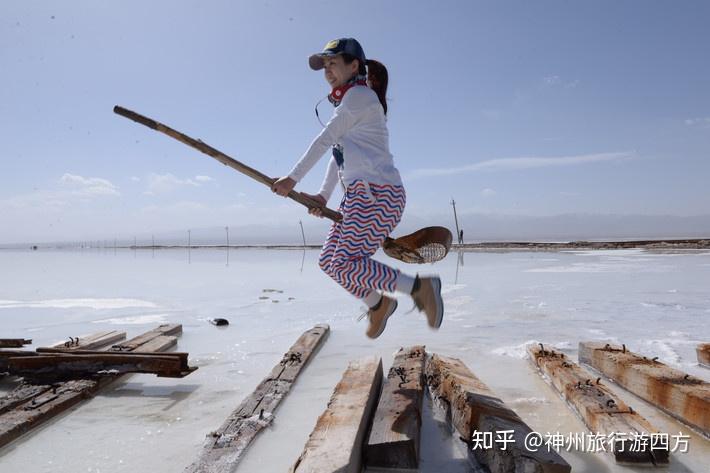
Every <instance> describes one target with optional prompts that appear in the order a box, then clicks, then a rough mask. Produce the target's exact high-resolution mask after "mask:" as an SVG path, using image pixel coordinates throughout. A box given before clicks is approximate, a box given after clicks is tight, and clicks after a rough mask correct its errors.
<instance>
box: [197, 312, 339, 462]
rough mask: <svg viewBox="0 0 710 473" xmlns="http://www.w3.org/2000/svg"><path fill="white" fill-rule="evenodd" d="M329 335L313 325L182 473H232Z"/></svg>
mask: <svg viewBox="0 0 710 473" xmlns="http://www.w3.org/2000/svg"><path fill="white" fill-rule="evenodd" d="M329 332H330V327H328V326H327V325H316V326H315V327H313V328H312V329H310V330H307V331H306V332H304V333H303V334H302V335H301V336H300V337H299V338H298V340H296V343H294V344H293V346H292V347H291V348H290V349H289V351H287V352H286V354H284V356H283V358H282V359H281V361H280V362H279V363H278V364H277V365H276V366H274V368H273V369H272V370H271V373H270V374H269V375H268V376H267V377H266V378H264V379H263V380H262V381H261V383H259V385H258V386H257V387H256V389H255V390H254V392H253V393H252V394H251V395H250V396H249V397H248V398H246V399H244V400H243V401H242V402H241V404H239V406H238V407H237V408H236V409H235V410H234V411H233V412H232V414H230V416H229V418H228V419H227V420H226V421H225V422H224V423H223V424H222V426H221V427H220V428H219V429H218V430H217V431H216V432H214V433H213V434H211V435H210V436H208V437H207V440H206V441H205V445H204V448H203V450H202V452H201V454H200V456H199V458H198V459H197V460H195V462H193V463H192V464H191V465H190V466H189V467H188V468H187V469H186V470H185V471H186V472H190V473H197V472H200V473H205V472H211V473H223V472H231V471H233V470H234V469H235V468H236V467H237V465H238V463H239V461H240V460H241V459H242V456H243V454H244V452H245V451H246V449H247V448H248V447H249V445H250V444H251V442H252V441H253V440H254V439H255V438H256V436H257V435H258V434H259V432H261V430H262V429H263V428H264V427H266V426H267V425H269V424H270V423H271V421H272V420H273V418H274V411H275V410H276V408H277V407H278V405H279V403H280V402H281V400H282V399H283V398H284V397H286V395H287V394H288V393H289V391H290V390H291V387H292V386H293V384H294V382H295V381H296V377H297V376H298V375H299V374H300V373H301V371H302V370H303V368H304V367H305V366H306V364H307V363H308V361H309V360H310V359H311V358H312V357H313V355H314V354H315V353H316V352H317V350H318V348H319V347H320V345H321V344H322V343H323V341H325V339H326V338H327V336H328V333H329Z"/></svg>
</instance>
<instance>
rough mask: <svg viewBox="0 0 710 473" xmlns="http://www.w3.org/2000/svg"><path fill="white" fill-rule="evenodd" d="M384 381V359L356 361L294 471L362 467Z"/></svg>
mask: <svg viewBox="0 0 710 473" xmlns="http://www.w3.org/2000/svg"><path fill="white" fill-rule="evenodd" d="M381 385H382V360H381V359H380V358H379V357H374V356H373V357H368V358H364V359H362V360H357V361H352V362H350V364H349V365H348V368H347V369H346V370H345V373H344V374H343V377H342V379H341V380H340V382H339V383H338V384H337V385H336V386H335V391H334V392H333V395H332V396H331V398H330V401H329V402H328V407H327V408H326V410H325V412H323V414H321V416H320V417H319V418H318V421H317V422H316V426H315V428H314V429H313V431H312V432H311V434H310V436H309V437H308V441H307V442H306V445H305V447H304V448H303V452H302V453H301V455H300V457H299V458H298V460H296V463H295V464H294V465H293V467H291V470H290V471H291V473H313V472H338V473H360V472H361V471H362V444H363V441H364V440H365V433H366V431H367V427H368V424H369V421H370V418H371V416H372V413H373V411H374V410H375V407H376V405H377V398H378V396H379V392H380V387H381Z"/></svg>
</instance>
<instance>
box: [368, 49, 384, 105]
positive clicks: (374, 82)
mask: <svg viewBox="0 0 710 473" xmlns="http://www.w3.org/2000/svg"><path fill="white" fill-rule="evenodd" d="M367 81H368V82H369V83H370V88H372V90H374V91H375V93H376V94H377V98H378V99H380V103H381V104H382V108H383V109H384V111H385V115H387V82H388V81H389V74H387V68H386V67H385V65H384V64H382V63H381V62H380V61H375V60H374V59H368V60H367Z"/></svg>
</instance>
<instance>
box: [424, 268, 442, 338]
mask: <svg viewBox="0 0 710 473" xmlns="http://www.w3.org/2000/svg"><path fill="white" fill-rule="evenodd" d="M432 283H434V284H433V286H434V292H435V293H436V294H438V295H439V297H438V298H437V300H438V304H437V305H436V320H435V321H434V324H429V326H430V327H431V328H433V329H438V328H439V327H441V322H442V321H443V320H444V299H443V298H442V297H441V279H439V278H436V279H432ZM427 320H428V319H427Z"/></svg>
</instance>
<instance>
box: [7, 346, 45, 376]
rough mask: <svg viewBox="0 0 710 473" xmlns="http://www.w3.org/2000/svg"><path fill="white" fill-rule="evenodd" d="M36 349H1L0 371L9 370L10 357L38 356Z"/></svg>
mask: <svg viewBox="0 0 710 473" xmlns="http://www.w3.org/2000/svg"><path fill="white" fill-rule="evenodd" d="M37 355H38V353H37V352H36V351H29V350H0V373H3V374H5V373H7V370H8V360H9V359H10V358H17V357H20V356H37Z"/></svg>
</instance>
